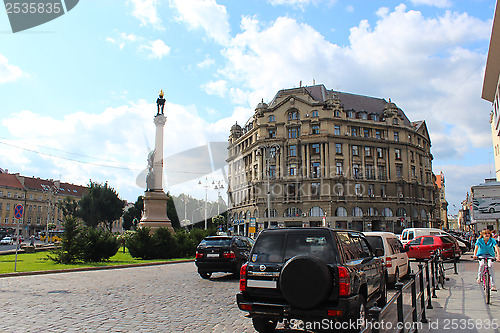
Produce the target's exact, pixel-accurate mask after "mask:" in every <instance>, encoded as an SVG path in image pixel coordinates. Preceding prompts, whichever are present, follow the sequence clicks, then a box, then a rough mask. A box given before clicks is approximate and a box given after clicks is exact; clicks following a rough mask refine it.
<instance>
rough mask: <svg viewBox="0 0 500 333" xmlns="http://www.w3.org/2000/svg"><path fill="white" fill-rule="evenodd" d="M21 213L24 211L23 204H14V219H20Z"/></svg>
mask: <svg viewBox="0 0 500 333" xmlns="http://www.w3.org/2000/svg"><path fill="white" fill-rule="evenodd" d="M23 213H24V207H23V205H16V207H15V208H14V217H15V218H16V219H20V218H21V217H23Z"/></svg>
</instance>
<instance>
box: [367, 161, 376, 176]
mask: <svg viewBox="0 0 500 333" xmlns="http://www.w3.org/2000/svg"><path fill="white" fill-rule="evenodd" d="M365 173H366V179H375V167H374V166H373V165H371V164H367V165H366V166H365Z"/></svg>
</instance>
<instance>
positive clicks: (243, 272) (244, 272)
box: [240, 264, 248, 291]
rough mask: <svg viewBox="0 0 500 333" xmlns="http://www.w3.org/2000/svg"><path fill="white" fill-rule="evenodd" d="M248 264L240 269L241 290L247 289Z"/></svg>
mask: <svg viewBox="0 0 500 333" xmlns="http://www.w3.org/2000/svg"><path fill="white" fill-rule="evenodd" d="M247 266H248V265H247V264H244V265H243V266H241V269H240V291H245V290H246V289H247Z"/></svg>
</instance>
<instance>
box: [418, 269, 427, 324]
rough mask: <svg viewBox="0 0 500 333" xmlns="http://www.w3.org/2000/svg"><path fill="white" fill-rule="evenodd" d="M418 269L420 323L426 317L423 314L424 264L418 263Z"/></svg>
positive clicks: (425, 321)
mask: <svg viewBox="0 0 500 333" xmlns="http://www.w3.org/2000/svg"><path fill="white" fill-rule="evenodd" d="M418 271H419V272H420V279H419V289H420V308H421V309H422V319H421V320H420V321H421V322H422V323H427V317H426V316H425V297H424V295H425V292H424V265H422V263H419V264H418Z"/></svg>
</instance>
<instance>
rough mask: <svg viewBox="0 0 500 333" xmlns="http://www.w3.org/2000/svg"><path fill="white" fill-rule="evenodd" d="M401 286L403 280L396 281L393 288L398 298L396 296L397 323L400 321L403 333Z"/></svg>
mask: <svg viewBox="0 0 500 333" xmlns="http://www.w3.org/2000/svg"><path fill="white" fill-rule="evenodd" d="M403 286H404V283H403V282H397V283H396V284H395V285H394V288H396V292H397V293H398V298H397V304H396V305H397V309H398V323H402V324H401V326H402V328H401V333H404V332H405V329H404V327H405V325H404V320H405V317H404V315H403Z"/></svg>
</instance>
